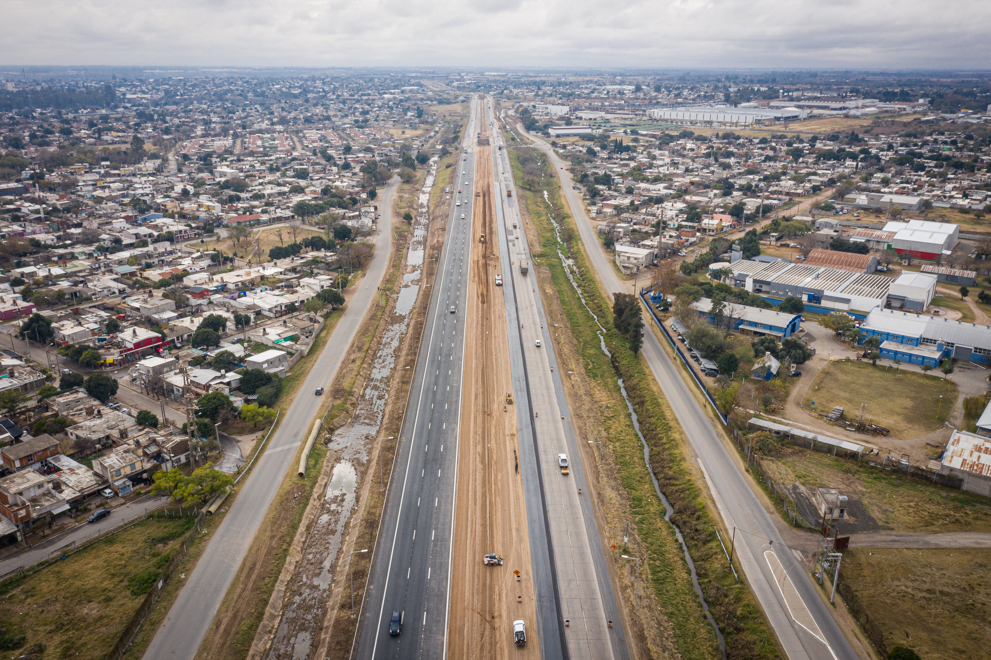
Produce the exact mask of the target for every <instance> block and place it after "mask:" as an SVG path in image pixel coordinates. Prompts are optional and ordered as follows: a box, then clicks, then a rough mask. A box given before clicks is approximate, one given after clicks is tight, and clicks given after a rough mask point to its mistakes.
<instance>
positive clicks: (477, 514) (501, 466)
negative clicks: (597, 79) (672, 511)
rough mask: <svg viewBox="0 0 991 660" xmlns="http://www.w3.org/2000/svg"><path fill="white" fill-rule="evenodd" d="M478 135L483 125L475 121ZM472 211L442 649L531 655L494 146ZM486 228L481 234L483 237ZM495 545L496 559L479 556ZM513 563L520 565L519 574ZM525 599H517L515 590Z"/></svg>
mask: <svg viewBox="0 0 991 660" xmlns="http://www.w3.org/2000/svg"><path fill="white" fill-rule="evenodd" d="M481 125H482V126H483V128H482V135H483V136H488V125H487V123H485V122H484V121H483V122H482V123H481ZM476 162H477V167H478V169H477V170H476V174H477V176H476V178H475V181H476V183H475V192H478V193H481V196H480V197H476V198H475V199H476V202H479V203H478V205H477V206H476V207H475V213H474V215H473V226H472V236H471V240H472V241H473V243H474V249H473V250H472V251H471V261H470V266H469V273H470V275H469V284H468V298H467V308H466V315H467V328H466V336H465V342H466V345H467V346H470V347H471V350H468V351H465V367H464V374H465V378H464V384H463V389H462V399H461V402H462V404H461V405H462V412H461V419H462V434H461V451H460V455H459V466H458V494H459V497H458V502H457V509H456V512H455V533H454V538H455V541H454V550H453V562H452V563H453V565H452V568H451V609H450V612H451V616H450V624H449V626H448V657H451V658H487V659H488V658H508V657H510V654H512V657H513V658H524V657H525V658H536V657H538V655H539V646H538V643H537V639H536V636H537V629H536V626H533V625H531V626H528V627H527V645H526V646H525V647H524V648H522V649H517V648H516V647H515V645H514V644H513V634H512V630H513V621H514V620H516V619H523V620H525V621H527V622H533V621H536V616H535V613H534V598H533V587H532V581H531V576H530V565H531V564H530V554H529V543H528V536H527V523H526V508H525V503H524V500H523V486H522V482H521V480H520V475H519V471H518V469H517V462H516V461H517V455H518V449H517V434H516V414H515V410H514V409H513V406H512V404H508V405H507V404H506V392H507V391H510V390H512V377H511V374H510V367H509V339H508V337H507V335H506V308H505V304H504V303H503V300H502V287H497V286H496V285H495V276H496V275H497V274H499V273H501V267H500V265H499V264H500V257H499V245H498V241H497V240H496V232H497V230H498V228H497V226H496V221H495V209H494V206H493V198H492V195H493V191H492V154H491V153H490V148H489V147H485V146H483V147H480V148H479V150H478V158H477V161H476ZM482 234H484V235H485V237H486V242H485V243H484V244H482V243H479V239H480V237H481V236H482ZM488 552H495V553H496V554H498V555H499V556H501V557H502V558H503V560H504V564H503V565H502V566H485V565H484V564H483V563H482V556H483V555H484V554H485V553H488ZM514 571H519V572H520V579H519V581H517V578H516V575H515V574H514ZM518 598H519V599H522V602H518V600H517V599H518Z"/></svg>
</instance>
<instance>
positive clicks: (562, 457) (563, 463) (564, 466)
mask: <svg viewBox="0 0 991 660" xmlns="http://www.w3.org/2000/svg"><path fill="white" fill-rule="evenodd" d="M557 464H558V467H560V468H561V474H568V455H567V454H558V455H557Z"/></svg>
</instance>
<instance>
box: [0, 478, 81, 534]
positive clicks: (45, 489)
mask: <svg viewBox="0 0 991 660" xmlns="http://www.w3.org/2000/svg"><path fill="white" fill-rule="evenodd" d="M68 510H69V503H68V502H66V501H65V499H64V498H63V497H62V496H61V494H60V493H58V492H56V491H55V490H54V489H53V488H52V485H51V483H50V482H49V481H48V479H46V478H45V477H43V476H41V475H40V474H38V473H37V472H35V471H34V470H22V471H21V472H15V473H14V474H12V475H10V476H7V477H4V478H2V479H0V515H2V516H3V517H4V518H6V519H7V520H9V521H10V522H11V523H13V524H14V525H17V526H18V527H22V526H24V525H27V526H30V525H31V524H33V522H34V521H35V520H38V519H39V518H42V517H45V518H47V517H55V516H57V515H58V514H60V513H63V512H65V511H68ZM46 514H47V515H46Z"/></svg>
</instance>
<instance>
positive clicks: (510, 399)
mask: <svg viewBox="0 0 991 660" xmlns="http://www.w3.org/2000/svg"><path fill="white" fill-rule="evenodd" d="M512 402H513V393H512V392H506V403H512Z"/></svg>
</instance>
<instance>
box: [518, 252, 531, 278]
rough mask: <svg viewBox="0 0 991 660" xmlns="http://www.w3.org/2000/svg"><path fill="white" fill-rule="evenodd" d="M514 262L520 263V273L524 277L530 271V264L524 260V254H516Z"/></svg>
mask: <svg viewBox="0 0 991 660" xmlns="http://www.w3.org/2000/svg"><path fill="white" fill-rule="evenodd" d="M516 260H517V261H519V262H520V273H522V274H523V275H526V274H527V273H528V272H529V271H530V262H529V261H527V259H526V252H517V253H516Z"/></svg>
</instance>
